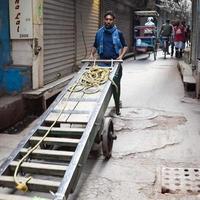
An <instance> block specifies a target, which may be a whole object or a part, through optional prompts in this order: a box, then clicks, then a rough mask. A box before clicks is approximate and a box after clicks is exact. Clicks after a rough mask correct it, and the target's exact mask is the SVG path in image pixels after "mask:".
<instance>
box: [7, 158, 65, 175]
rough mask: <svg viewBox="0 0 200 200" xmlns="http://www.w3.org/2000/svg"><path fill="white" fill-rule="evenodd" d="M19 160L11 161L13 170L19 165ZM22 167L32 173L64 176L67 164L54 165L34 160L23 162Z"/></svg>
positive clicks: (26, 171)
mask: <svg viewBox="0 0 200 200" xmlns="http://www.w3.org/2000/svg"><path fill="white" fill-rule="evenodd" d="M18 163H19V162H18V161H12V162H11V163H10V169H11V171H14V170H15V168H16V167H17V164H18ZM20 169H22V171H23V172H24V173H30V174H42V175H49V176H63V175H64V173H65V171H66V169H67V166H63V165H52V164H42V163H34V162H23V163H22V164H21V166H20Z"/></svg>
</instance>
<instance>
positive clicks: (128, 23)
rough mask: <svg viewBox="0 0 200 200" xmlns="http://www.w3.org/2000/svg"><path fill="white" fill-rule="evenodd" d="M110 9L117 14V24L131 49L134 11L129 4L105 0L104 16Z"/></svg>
mask: <svg viewBox="0 0 200 200" xmlns="http://www.w3.org/2000/svg"><path fill="white" fill-rule="evenodd" d="M108 10H112V11H113V12H114V13H115V15H116V25H117V27H118V28H119V29H120V30H121V31H122V32H123V34H124V37H125V40H126V42H127V45H128V47H129V49H130V48H131V46H132V25H133V22H132V12H131V8H130V7H129V6H126V5H124V4H122V3H120V2H116V1H114V0H103V5H102V16H103V15H104V13H105V12H106V11H108Z"/></svg>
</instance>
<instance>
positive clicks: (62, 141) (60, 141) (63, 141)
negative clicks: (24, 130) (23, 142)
mask: <svg viewBox="0 0 200 200" xmlns="http://www.w3.org/2000/svg"><path fill="white" fill-rule="evenodd" d="M41 139H42V137H39V136H33V137H31V138H30V140H29V141H30V142H31V143H34V144H35V143H37V142H39V141H40V140H41ZM79 141H80V140H79V139H71V138H56V137H46V138H45V139H44V141H43V142H42V143H45V144H50V145H60V146H71V147H75V146H77V145H78V143H79Z"/></svg>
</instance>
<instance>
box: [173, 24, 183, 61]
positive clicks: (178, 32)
mask: <svg viewBox="0 0 200 200" xmlns="http://www.w3.org/2000/svg"><path fill="white" fill-rule="evenodd" d="M174 34H175V37H174V44H175V50H176V58H182V54H183V50H184V48H185V27H184V26H183V25H182V24H181V23H180V22H177V25H176V26H175V28H174Z"/></svg>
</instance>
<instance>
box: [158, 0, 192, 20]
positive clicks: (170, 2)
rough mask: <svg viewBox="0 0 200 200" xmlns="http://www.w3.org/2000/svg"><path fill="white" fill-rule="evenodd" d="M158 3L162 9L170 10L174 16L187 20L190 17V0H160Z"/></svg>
mask: <svg viewBox="0 0 200 200" xmlns="http://www.w3.org/2000/svg"><path fill="white" fill-rule="evenodd" d="M158 4H159V5H158V6H159V7H160V9H161V10H163V11H165V12H168V13H169V14H170V16H172V17H173V18H177V19H181V20H183V19H184V20H186V19H188V18H189V17H190V13H191V1H190V0H159V1H158Z"/></svg>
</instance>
